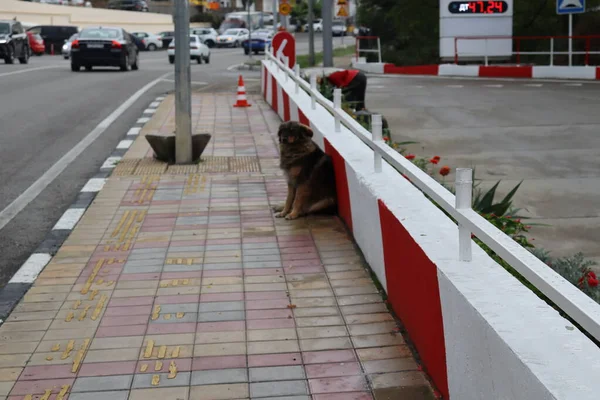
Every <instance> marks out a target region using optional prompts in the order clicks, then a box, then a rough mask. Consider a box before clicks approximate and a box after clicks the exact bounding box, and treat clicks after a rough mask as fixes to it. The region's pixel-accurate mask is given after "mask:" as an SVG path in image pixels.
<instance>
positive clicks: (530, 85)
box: [523, 83, 544, 87]
mask: <svg viewBox="0 0 600 400" xmlns="http://www.w3.org/2000/svg"><path fill="white" fill-rule="evenodd" d="M523 86H527V87H542V86H544V84H542V83H526V84H525V85H523Z"/></svg>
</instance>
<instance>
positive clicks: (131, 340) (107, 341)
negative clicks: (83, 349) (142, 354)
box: [90, 335, 144, 350]
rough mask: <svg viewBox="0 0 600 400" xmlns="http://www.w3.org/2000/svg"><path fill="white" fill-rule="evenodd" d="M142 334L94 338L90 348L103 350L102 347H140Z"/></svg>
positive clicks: (142, 338)
mask: <svg viewBox="0 0 600 400" xmlns="http://www.w3.org/2000/svg"><path fill="white" fill-rule="evenodd" d="M143 340H144V337H143V336H141V335H140V336H124V337H110V338H95V339H94V340H92V343H91V344H90V350H103V349H127V348H131V347H140V346H141V345H142V341H143Z"/></svg>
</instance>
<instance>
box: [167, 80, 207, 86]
mask: <svg viewBox="0 0 600 400" xmlns="http://www.w3.org/2000/svg"><path fill="white" fill-rule="evenodd" d="M163 81H166V82H175V79H163ZM192 85H208V82H201V81H192Z"/></svg>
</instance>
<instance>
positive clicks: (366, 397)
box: [313, 392, 417, 400]
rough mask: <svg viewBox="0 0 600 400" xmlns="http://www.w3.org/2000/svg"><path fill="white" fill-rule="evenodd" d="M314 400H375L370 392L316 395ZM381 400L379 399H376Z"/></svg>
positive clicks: (394, 398)
mask: <svg viewBox="0 0 600 400" xmlns="http://www.w3.org/2000/svg"><path fill="white" fill-rule="evenodd" d="M313 400H373V396H372V395H371V393H369V392H352V393H326V394H315V395H314V396H313ZM376 400H379V399H376ZM385 400H417V399H411V398H408V397H404V396H396V395H394V396H392V397H386V398H385Z"/></svg>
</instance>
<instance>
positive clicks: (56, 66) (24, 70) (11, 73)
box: [0, 65, 64, 78]
mask: <svg viewBox="0 0 600 400" xmlns="http://www.w3.org/2000/svg"><path fill="white" fill-rule="evenodd" d="M56 68H64V66H63V65H52V66H47V67H38V68H28V69H19V70H17V71H12V72H4V73H2V74H0V78H1V77H3V76H9V75H17V74H24V73H25V72H33V71H42V70H45V69H56Z"/></svg>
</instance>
